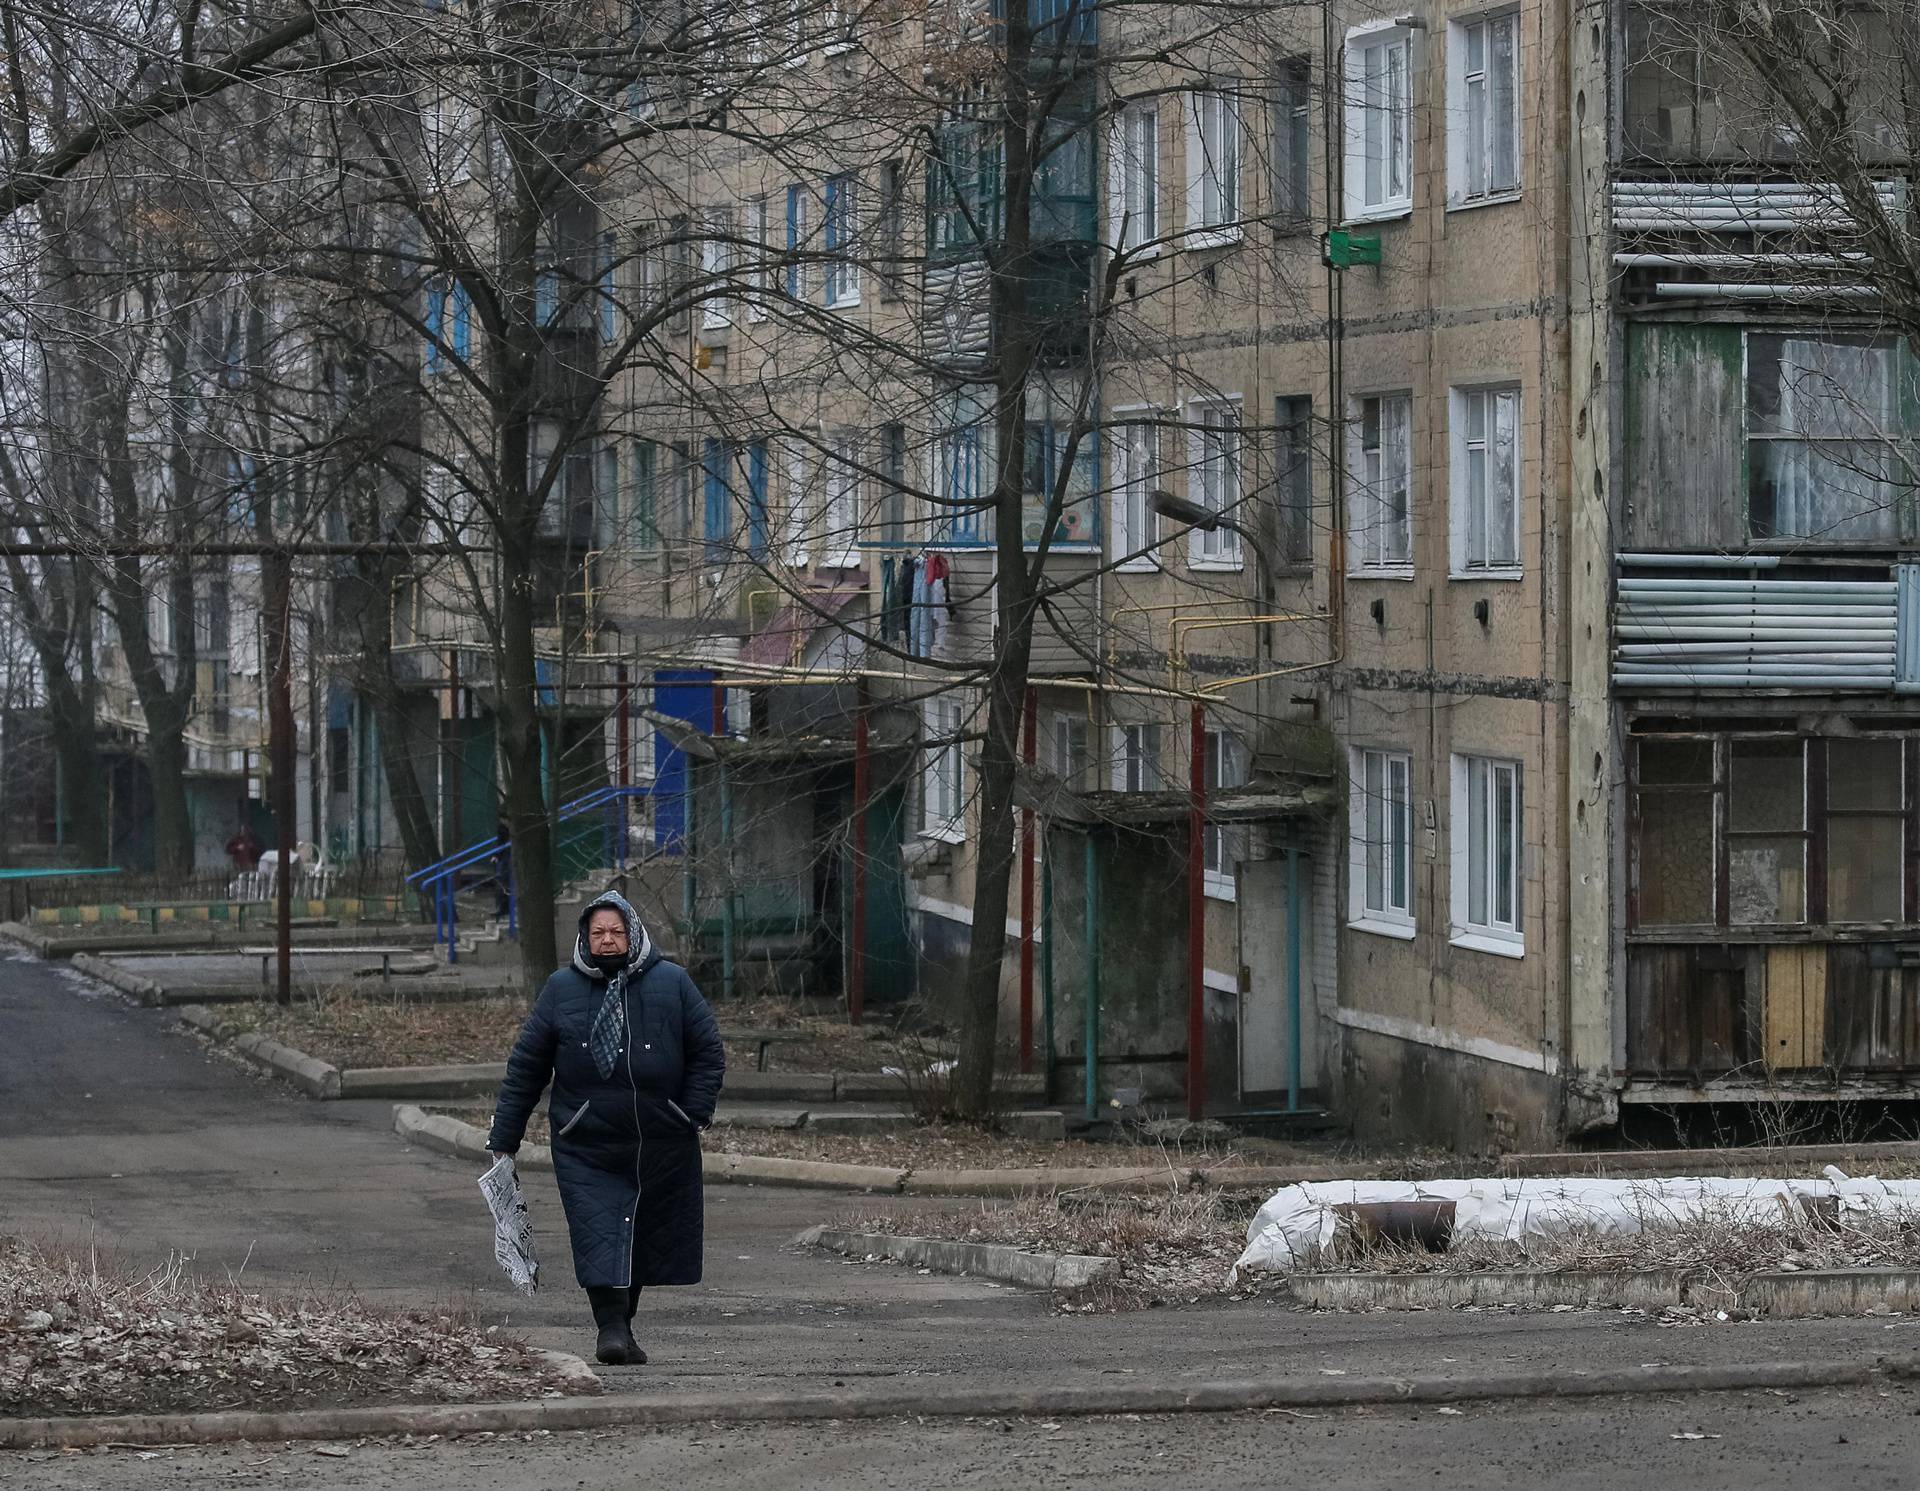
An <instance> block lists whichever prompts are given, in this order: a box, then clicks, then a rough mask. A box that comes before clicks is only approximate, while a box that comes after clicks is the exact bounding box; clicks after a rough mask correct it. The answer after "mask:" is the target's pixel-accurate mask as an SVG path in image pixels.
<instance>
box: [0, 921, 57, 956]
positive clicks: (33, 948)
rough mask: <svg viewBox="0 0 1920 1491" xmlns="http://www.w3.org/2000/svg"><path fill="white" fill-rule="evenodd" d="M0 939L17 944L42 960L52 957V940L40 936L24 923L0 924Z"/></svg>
mask: <svg viewBox="0 0 1920 1491" xmlns="http://www.w3.org/2000/svg"><path fill="white" fill-rule="evenodd" d="M0 937H4V938H6V939H7V940H8V941H9V942H17V943H19V944H20V945H21V946H22V947H24V948H25V949H26V950H27V951H28V952H30V953H33V954H35V955H37V956H39V957H42V958H51V957H52V956H53V951H52V947H53V943H52V939H51V938H48V937H45V936H42V935H41V934H40V933H39V932H36V931H35V930H34V929H33V928H32V927H29V926H28V925H27V924H26V923H25V922H0Z"/></svg>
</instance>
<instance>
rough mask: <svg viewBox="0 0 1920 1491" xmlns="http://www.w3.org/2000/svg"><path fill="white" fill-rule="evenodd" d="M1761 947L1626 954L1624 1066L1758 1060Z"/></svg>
mask: <svg viewBox="0 0 1920 1491" xmlns="http://www.w3.org/2000/svg"><path fill="white" fill-rule="evenodd" d="M1763 953H1764V949H1761V948H1740V947H1736V948H1725V949H1723V948H1720V947H1717V946H1716V947H1698V946H1670V945H1662V946H1654V947H1635V948H1632V949H1630V951H1629V953H1628V957H1627V1021H1628V1027H1627V1028H1628V1034H1627V1066H1628V1068H1629V1070H1631V1071H1632V1072H1633V1073H1634V1074H1635V1075H1646V1076H1655V1075H1675V1074H1693V1073H1700V1074H1707V1073H1718V1072H1728V1071H1733V1070H1734V1069H1736V1068H1738V1067H1742V1066H1746V1065H1749V1064H1751V1063H1752V1062H1754V1061H1756V1060H1757V1059H1758V1058H1759V1052H1760V1046H1761V1018H1760V999H1761V995H1762V991H1763V990H1764V989H1765V987H1766V974H1765V959H1764V956H1763Z"/></svg>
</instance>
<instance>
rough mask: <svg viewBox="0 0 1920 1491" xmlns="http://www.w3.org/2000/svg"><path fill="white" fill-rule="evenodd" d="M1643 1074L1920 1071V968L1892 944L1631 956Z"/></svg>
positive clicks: (1630, 1005) (1635, 1047)
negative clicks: (1761, 1069)
mask: <svg viewBox="0 0 1920 1491" xmlns="http://www.w3.org/2000/svg"><path fill="white" fill-rule="evenodd" d="M1627 1019H1628V1033H1627V1065H1628V1069H1629V1070H1630V1071H1631V1072H1632V1073H1633V1074H1634V1075H1636V1076H1660V1077H1687V1076H1694V1075H1701V1076H1704V1075H1708V1074H1713V1073H1721V1072H1728V1071H1732V1070H1735V1069H1737V1068H1742V1067H1754V1066H1758V1067H1764V1069H1765V1070H1767V1071H1769V1072H1813V1071H1824V1072H1829V1073H1833V1074H1841V1073H1856V1074H1864V1073H1874V1074H1880V1075H1884V1074H1886V1073H1888V1072H1896V1071H1920V967H1916V966H1909V965H1905V964H1903V963H1902V962H1901V961H1900V959H1899V958H1898V956H1897V955H1896V954H1895V951H1894V946H1893V945H1892V944H1872V943H1839V942H1836V943H1794V944H1780V945H1772V946H1748V947H1741V946H1737V945H1736V946H1731V947H1722V946H1719V945H1717V944H1694V945H1680V944H1658V945H1643V946H1637V947H1633V948H1630V949H1629V951H1628V957H1627Z"/></svg>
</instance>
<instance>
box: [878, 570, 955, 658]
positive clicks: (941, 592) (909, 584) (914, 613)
mask: <svg viewBox="0 0 1920 1491" xmlns="http://www.w3.org/2000/svg"><path fill="white" fill-rule="evenodd" d="M950 576H951V570H950V568H949V566H948V563H947V556H946V555H945V554H939V553H925V554H908V555H905V556H903V557H901V558H900V559H898V560H894V559H892V558H888V559H884V560H882V561H881V564H880V639H881V640H882V641H883V642H904V643H905V650H906V652H907V654H908V655H909V656H910V657H924V658H932V657H944V656H945V655H946V652H947V636H948V632H949V629H950V628H951V627H952V624H953V600H952V587H951V584H950Z"/></svg>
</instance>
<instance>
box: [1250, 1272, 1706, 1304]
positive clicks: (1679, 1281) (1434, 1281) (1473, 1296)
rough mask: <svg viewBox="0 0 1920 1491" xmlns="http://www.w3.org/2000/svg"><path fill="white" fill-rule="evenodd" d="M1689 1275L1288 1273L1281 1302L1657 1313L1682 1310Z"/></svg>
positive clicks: (1660, 1273) (1647, 1273)
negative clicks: (1675, 1308)
mask: <svg viewBox="0 0 1920 1491" xmlns="http://www.w3.org/2000/svg"><path fill="white" fill-rule="evenodd" d="M1689 1272H1690V1271H1689V1270H1687V1269H1681V1268H1672V1269H1656V1270H1651V1271H1647V1272H1641V1273H1615V1274H1608V1273H1546V1272H1539V1273H1534V1272H1514V1273H1499V1272H1490V1273H1471V1274H1465V1273H1462V1274H1448V1273H1432V1274H1294V1275H1292V1276H1291V1277H1290V1278H1288V1280H1287V1295H1288V1297H1289V1298H1291V1299H1292V1301H1293V1302H1294V1303H1295V1304H1299V1305H1305V1306H1307V1307H1308V1308H1309V1309H1314V1310H1457V1309H1461V1308H1463V1307H1465V1306H1469V1305H1479V1306H1482V1307H1492V1308H1495V1309H1500V1308H1503V1307H1505V1306H1508V1305H1520V1306H1523V1307H1527V1308H1531V1309H1544V1308H1548V1307H1550V1306H1553V1305H1574V1306H1582V1305H1600V1306H1605V1307H1608V1308H1612V1309H1619V1308H1621V1307H1622V1306H1632V1307H1636V1308H1639V1309H1643V1310H1659V1309H1664V1308H1665V1307H1667V1306H1668V1305H1680V1304H1685V1303H1686V1299H1687V1283H1688V1279H1689Z"/></svg>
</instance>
